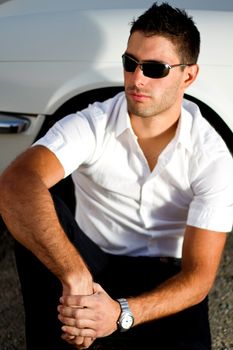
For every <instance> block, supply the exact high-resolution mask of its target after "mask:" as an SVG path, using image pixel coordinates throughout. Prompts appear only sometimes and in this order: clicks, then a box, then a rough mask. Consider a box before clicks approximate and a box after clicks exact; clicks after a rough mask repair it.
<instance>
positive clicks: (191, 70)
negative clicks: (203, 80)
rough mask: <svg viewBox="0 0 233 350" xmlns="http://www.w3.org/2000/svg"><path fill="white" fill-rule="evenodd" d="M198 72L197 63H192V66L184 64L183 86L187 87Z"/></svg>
mask: <svg viewBox="0 0 233 350" xmlns="http://www.w3.org/2000/svg"><path fill="white" fill-rule="evenodd" d="M198 72H199V66H198V64H193V65H192V66H186V67H185V71H184V73H185V74H184V86H185V88H187V87H188V86H189V85H191V84H192V83H193V82H194V80H195V79H196V77H197V75H198Z"/></svg>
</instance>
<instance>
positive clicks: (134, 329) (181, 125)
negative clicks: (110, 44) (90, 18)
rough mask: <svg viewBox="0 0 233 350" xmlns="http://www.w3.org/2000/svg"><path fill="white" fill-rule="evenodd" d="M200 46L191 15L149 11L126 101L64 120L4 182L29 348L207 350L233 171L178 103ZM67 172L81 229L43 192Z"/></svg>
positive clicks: (205, 129) (120, 98)
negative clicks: (16, 244)
mask: <svg viewBox="0 0 233 350" xmlns="http://www.w3.org/2000/svg"><path fill="white" fill-rule="evenodd" d="M199 45H200V37H199V32H198V30H197V28H196V26H195V25H194V23H193V20H192V18H190V17H189V16H188V15H187V14H186V13H185V12H184V11H181V10H179V9H175V8H172V7H171V6H169V5H168V4H166V3H164V4H162V5H157V4H156V3H155V4H154V5H153V6H152V7H151V8H150V9H149V10H148V11H146V12H145V13H144V14H142V16H140V17H139V18H138V19H137V20H136V21H134V22H133V24H132V28H131V32H130V36H129V40H128V45H127V48H126V51H125V53H124V54H123V56H122V60H123V67H124V81H125V92H122V93H120V94H118V95H117V96H115V97H114V98H113V99H110V100H107V101H105V102H104V103H95V104H93V105H91V106H89V107H88V108H87V109H85V110H83V111H81V112H78V113H76V114H72V115H69V116H67V117H65V118H64V119H63V120H61V121H60V122H58V123H57V124H56V125H55V126H54V127H53V128H52V129H51V130H50V131H49V132H48V133H47V135H46V136H44V137H43V138H42V139H40V140H39V141H38V142H37V143H36V144H35V145H33V147H31V148H30V149H29V150H27V151H26V152H25V153H24V154H22V155H21V156H20V157H19V158H18V159H16V161H14V162H13V164H12V165H11V166H10V167H9V168H8V169H7V170H6V171H5V173H4V174H3V175H2V177H1V189H0V190H1V214H2V217H3V219H4V221H5V222H6V224H7V226H8V229H9V231H10V232H11V233H12V235H13V236H14V237H15V238H16V240H17V241H19V242H20V243H21V244H22V245H23V246H25V247H26V248H23V247H18V248H17V260H18V268H19V275H20V279H21V283H22V291H23V296H24V304H25V318H26V336H27V345H28V349H33V350H35V349H41V348H44V349H50V350H55V349H56V350H57V349H69V348H72V347H73V346H74V347H76V348H77V349H84V348H88V347H89V348H92V349H101V348H102V349H103V348H105V346H106V348H107V349H121V350H122V349H177V350H178V349H179V350H180V349H198V350H201V349H211V339H210V331H209V323H208V305H207V295H208V292H209V290H210V288H211V286H212V284H213V282H214V279H215V276H216V272H217V269H218V266H219V263H220V259H221V255H222V251H223V248H224V244H225V240H226V232H228V231H230V230H231V227H232V218H233V210H232V208H233V201H232V198H233V185H232V174H233V162H232V157H231V154H230V153H229V151H228V150H227V147H226V145H225V144H224V142H223V141H222V139H221V138H220V137H219V136H218V134H217V133H216V132H215V130H214V129H213V128H212V127H211V126H210V125H209V124H208V123H207V122H206V121H205V119H204V118H203V117H202V116H201V114H200V111H199V109H198V107H197V106H196V105H195V104H193V103H191V102H188V101H187V100H184V99H183V96H184V92H185V90H186V89H187V88H188V87H189V86H190V84H192V83H193V82H194V80H195V78H196V76H197V74H198V65H197V58H198V53H199ZM69 174H72V178H73V181H74V186H75V194H76V200H77V203H76V216H75V219H76V221H75V220H74V218H73V217H72V215H71V214H70V212H69V210H68V209H67V208H66V207H65V206H64V204H62V203H61V201H60V200H59V199H58V198H56V197H54V198H52V197H51V195H50V192H49V190H48V189H50V188H51V187H52V186H53V185H55V184H56V183H58V182H59V181H60V180H61V179H62V178H64V177H66V176H68V175H69ZM77 223H78V225H77ZM29 251H31V252H32V253H30V252H29ZM61 295H62V298H60V302H59V297H60V296H61ZM59 304H60V305H59ZM58 305H59V306H58ZM56 309H58V311H56ZM57 312H58V316H57ZM60 322H61V323H60ZM60 327H62V332H63V333H62V338H63V340H61V339H60V332H61V330H60ZM110 344H111V345H110Z"/></svg>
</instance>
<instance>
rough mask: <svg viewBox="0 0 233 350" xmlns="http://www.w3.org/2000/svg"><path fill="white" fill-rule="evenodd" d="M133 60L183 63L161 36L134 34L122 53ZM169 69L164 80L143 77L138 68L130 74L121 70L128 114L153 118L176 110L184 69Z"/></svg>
mask: <svg viewBox="0 0 233 350" xmlns="http://www.w3.org/2000/svg"><path fill="white" fill-rule="evenodd" d="M125 53H126V54H128V55H129V56H130V57H132V58H134V59H135V60H136V61H140V62H143V61H159V62H162V63H168V64H169V65H173V64H179V63H183V62H180V58H179V56H178V54H177V52H176V48H175V46H174V44H173V43H172V42H171V41H170V40H168V39H166V38H164V37H162V36H157V35H154V36H150V37H146V36H145V35H144V34H143V33H142V32H139V31H137V32H134V33H133V34H132V35H131V37H130V38H129V41H128V46H127V49H126V51H125ZM188 68H189V67H185V69H181V67H176V68H172V69H170V70H169V73H168V75H167V76H166V77H163V78H159V79H155V78H150V77H147V76H145V75H144V74H143V71H142V70H141V68H140V66H137V68H136V70H135V71H134V72H126V71H124V80H125V92H126V98H127V103H128V111H129V113H130V115H135V116H139V117H143V118H146V117H154V116H157V115H158V114H161V113H163V112H166V111H169V110H170V109H173V108H174V107H175V106H176V107H178V108H179V106H180V103H181V101H182V97H183V93H184V90H185V87H186V86H185V84H184V81H185V79H187V76H188V75H187V69H188Z"/></svg>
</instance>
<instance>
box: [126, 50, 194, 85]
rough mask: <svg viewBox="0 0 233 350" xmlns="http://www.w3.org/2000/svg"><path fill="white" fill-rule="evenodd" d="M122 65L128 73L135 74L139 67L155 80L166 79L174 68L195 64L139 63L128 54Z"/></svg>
mask: <svg viewBox="0 0 233 350" xmlns="http://www.w3.org/2000/svg"><path fill="white" fill-rule="evenodd" d="M122 63H123V67H124V70H125V71H126V72H130V73H133V72H135V69H136V68H137V66H139V67H140V68H141V70H142V72H143V74H144V75H145V76H146V77H148V78H154V79H158V78H164V77H166V76H167V75H168V73H169V71H170V69H172V68H175V67H185V66H192V65H193V63H190V64H184V63H179V64H173V65H170V64H168V63H161V62H157V61H148V62H139V61H137V60H135V59H134V58H132V57H130V56H128V55H126V54H123V55H122Z"/></svg>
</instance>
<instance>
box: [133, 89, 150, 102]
mask: <svg viewBox="0 0 233 350" xmlns="http://www.w3.org/2000/svg"><path fill="white" fill-rule="evenodd" d="M128 96H130V97H131V98H132V99H133V100H135V101H145V100H147V99H148V98H149V96H148V95H145V94H143V93H139V92H135V91H128Z"/></svg>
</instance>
